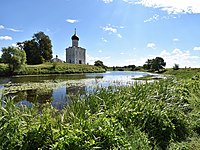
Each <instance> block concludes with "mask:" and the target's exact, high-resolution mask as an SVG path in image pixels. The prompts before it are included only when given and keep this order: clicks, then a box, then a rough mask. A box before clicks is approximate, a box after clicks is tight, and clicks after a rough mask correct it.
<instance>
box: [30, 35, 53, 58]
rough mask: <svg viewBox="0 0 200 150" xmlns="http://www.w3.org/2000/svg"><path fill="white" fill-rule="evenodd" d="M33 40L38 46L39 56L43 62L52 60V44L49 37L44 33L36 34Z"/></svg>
mask: <svg viewBox="0 0 200 150" xmlns="http://www.w3.org/2000/svg"><path fill="white" fill-rule="evenodd" d="M33 40H35V42H36V43H37V44H38V48H39V51H40V54H41V56H42V57H43V59H44V60H45V61H50V60H51V59H52V57H53V56H52V44H51V40H50V38H49V36H47V35H45V34H44V32H38V33H36V34H34V36H33Z"/></svg>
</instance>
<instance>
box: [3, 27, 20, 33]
mask: <svg viewBox="0 0 200 150" xmlns="http://www.w3.org/2000/svg"><path fill="white" fill-rule="evenodd" d="M6 29H7V30H9V31H13V32H22V30H17V29H13V28H6Z"/></svg>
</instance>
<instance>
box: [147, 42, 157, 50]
mask: <svg viewBox="0 0 200 150" xmlns="http://www.w3.org/2000/svg"><path fill="white" fill-rule="evenodd" d="M155 47H156V44H155V43H148V44H147V48H152V49H154V48H155Z"/></svg>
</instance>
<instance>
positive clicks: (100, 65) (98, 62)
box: [94, 60, 107, 69]
mask: <svg viewBox="0 0 200 150" xmlns="http://www.w3.org/2000/svg"><path fill="white" fill-rule="evenodd" d="M94 66H98V67H102V68H104V69H107V66H105V65H104V64H103V61H101V60H97V61H95V62H94Z"/></svg>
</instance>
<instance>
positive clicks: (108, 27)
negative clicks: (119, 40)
mask: <svg viewBox="0 0 200 150" xmlns="http://www.w3.org/2000/svg"><path fill="white" fill-rule="evenodd" d="M102 29H103V30H104V31H109V32H112V33H117V28H114V27H111V26H106V27H102Z"/></svg>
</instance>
